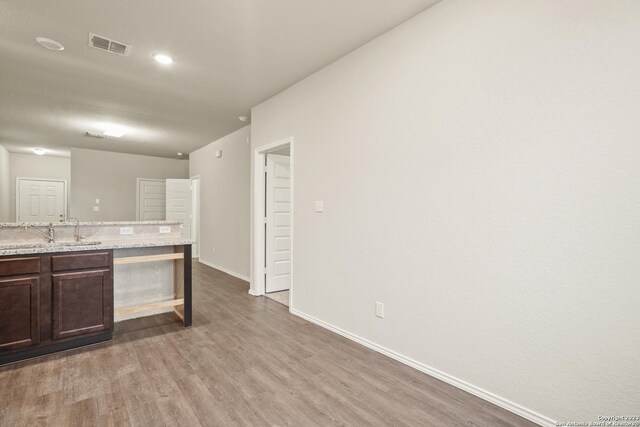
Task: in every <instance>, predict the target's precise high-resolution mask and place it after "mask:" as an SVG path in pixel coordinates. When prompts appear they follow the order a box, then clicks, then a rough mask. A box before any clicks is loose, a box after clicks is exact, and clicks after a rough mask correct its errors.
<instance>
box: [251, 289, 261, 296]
mask: <svg viewBox="0 0 640 427" xmlns="http://www.w3.org/2000/svg"><path fill="white" fill-rule="evenodd" d="M249 295H253V296H254V297H261V296H263V295H264V294H259V293H257V292H255V291H254V290H253V289H251V288H249Z"/></svg>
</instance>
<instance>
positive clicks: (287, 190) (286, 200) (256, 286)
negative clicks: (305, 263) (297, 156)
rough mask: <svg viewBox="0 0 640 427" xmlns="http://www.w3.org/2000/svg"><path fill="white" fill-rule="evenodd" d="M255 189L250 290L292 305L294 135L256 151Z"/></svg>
mask: <svg viewBox="0 0 640 427" xmlns="http://www.w3.org/2000/svg"><path fill="white" fill-rule="evenodd" d="M254 190H255V191H254V205H253V214H254V242H253V253H254V258H253V264H252V267H253V271H252V275H253V277H252V278H253V280H252V282H251V289H250V291H249V292H250V293H251V294H252V295H265V296H268V297H270V298H271V299H274V300H276V301H278V302H281V303H283V304H285V305H288V306H289V307H291V301H292V300H293V296H292V293H293V280H292V279H293V138H288V139H285V140H282V141H278V142H276V143H273V144H270V145H268V146H265V147H262V148H260V149H258V150H256V151H255V152H254ZM287 303H288V304H287Z"/></svg>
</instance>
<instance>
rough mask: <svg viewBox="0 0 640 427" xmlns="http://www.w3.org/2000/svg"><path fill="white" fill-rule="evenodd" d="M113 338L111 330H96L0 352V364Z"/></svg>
mask: <svg viewBox="0 0 640 427" xmlns="http://www.w3.org/2000/svg"><path fill="white" fill-rule="evenodd" d="M111 339H113V331H112V330H108V331H103V332H98V333H96V334H93V335H88V336H83V337H80V338H76V339H74V340H69V341H61V342H55V343H52V344H49V345H47V346H42V347H31V348H27V349H23V350H21V351H19V352H15V353H8V354H0V365H5V364H7V363H13V362H19V361H21V360H25V359H31V358H32V357H38V356H44V355H47V354H51V353H57V352H59V351H64V350H70V349H73V348H76V347H82V346H86V345H90V344H97V343H101V342H104V341H110V340H111Z"/></svg>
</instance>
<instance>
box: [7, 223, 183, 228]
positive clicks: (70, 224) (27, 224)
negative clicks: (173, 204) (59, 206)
mask: <svg viewBox="0 0 640 427" xmlns="http://www.w3.org/2000/svg"><path fill="white" fill-rule="evenodd" d="M180 224H182V221H86V222H80V226H81V227H82V226H85V227H86V226H119V225H180ZM30 225H33V226H35V227H48V226H49V223H48V222H0V228H21V227H28V226H30ZM75 225H76V224H75V222H54V223H53V226H54V227H75Z"/></svg>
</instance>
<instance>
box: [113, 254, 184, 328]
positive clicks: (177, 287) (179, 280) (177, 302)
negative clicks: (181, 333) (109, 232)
mask: <svg viewBox="0 0 640 427" xmlns="http://www.w3.org/2000/svg"><path fill="white" fill-rule="evenodd" d="M168 260H173V299H172V300H167V301H158V302H152V303H147V304H140V305H135V306H130V307H122V308H117V309H115V321H116V322H117V321H119V320H120V319H121V318H123V317H125V316H128V315H131V314H137V313H145V312H150V311H152V310H155V309H158V308H164V307H173V311H174V313H175V314H176V315H177V316H178V317H179V318H180V320H182V323H183V325H184V326H185V327H187V326H191V324H192V320H191V318H192V315H191V308H192V295H193V293H192V283H191V245H178V246H174V247H173V253H169V254H154V255H139V256H130V257H122V258H115V259H114V260H113V264H114V265H126V264H137V263H147V262H160V261H168Z"/></svg>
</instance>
